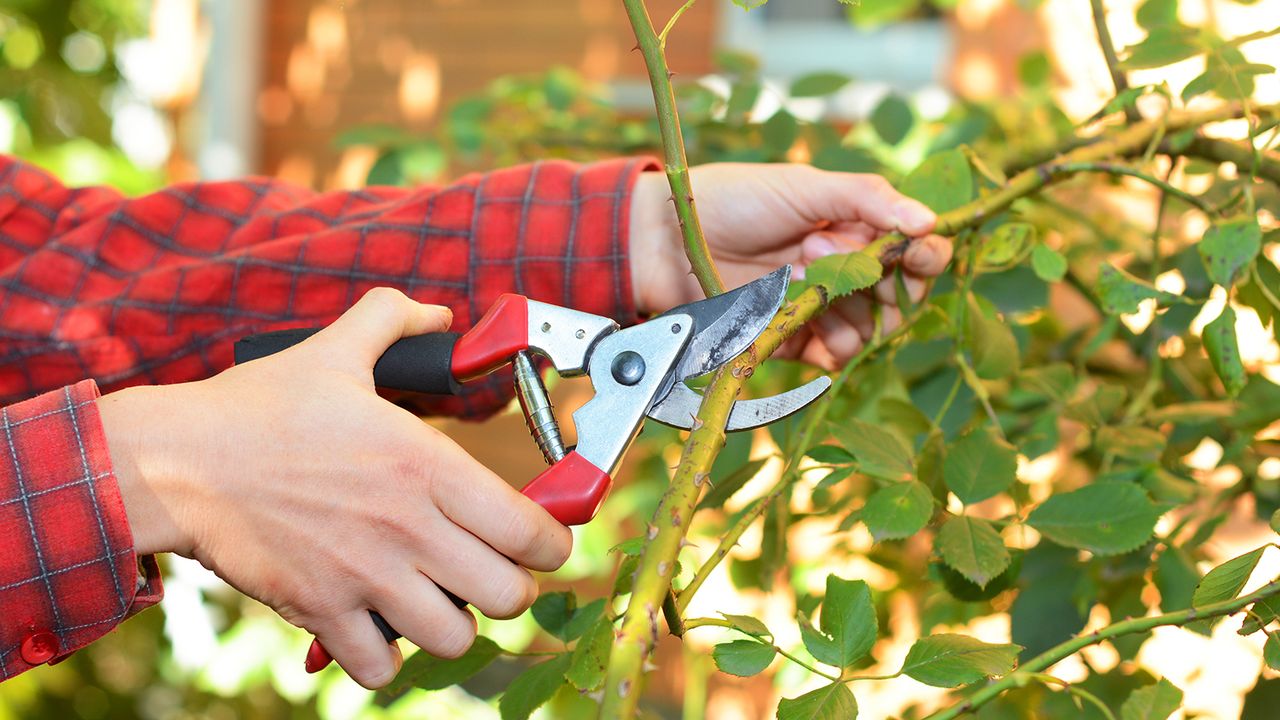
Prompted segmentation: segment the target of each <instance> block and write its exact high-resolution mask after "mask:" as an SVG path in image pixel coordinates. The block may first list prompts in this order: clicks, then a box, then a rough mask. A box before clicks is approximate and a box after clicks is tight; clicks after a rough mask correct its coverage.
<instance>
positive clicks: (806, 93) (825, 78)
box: [791, 72, 851, 98]
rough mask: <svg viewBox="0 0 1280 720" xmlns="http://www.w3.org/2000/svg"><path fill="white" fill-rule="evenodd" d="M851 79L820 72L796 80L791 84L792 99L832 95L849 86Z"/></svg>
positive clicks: (839, 74)
mask: <svg viewBox="0 0 1280 720" xmlns="http://www.w3.org/2000/svg"><path fill="white" fill-rule="evenodd" d="M850 80H851V78H850V77H849V76H848V75H843V74H841V73H836V72H818V73H811V74H809V75H804V76H802V77H799V78H796V81H795V82H793V83H791V97H797V98H799V97H819V96H822V95H830V94H831V93H834V92H836V91H837V90H839V89H840V88H842V87H844V86H845V85H848V84H849V81H850Z"/></svg>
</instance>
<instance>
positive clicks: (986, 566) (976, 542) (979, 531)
mask: <svg viewBox="0 0 1280 720" xmlns="http://www.w3.org/2000/svg"><path fill="white" fill-rule="evenodd" d="M934 542H935V547H936V548H937V550H938V554H939V555H941V556H942V561H943V562H945V563H946V564H947V565H950V566H951V567H952V568H953V569H955V570H956V571H957V572H959V573H960V574H961V575H963V576H965V577H966V578H967V579H968V580H969V581H970V582H972V583H974V584H975V585H978V586H979V587H986V586H987V583H988V582H991V579H992V578H994V577H996V576H997V575H999V574H1000V573H1002V572H1004V570H1005V568H1007V567H1009V560H1010V558H1009V550H1008V548H1006V547H1005V546H1004V541H1003V540H1001V539H1000V533H998V532H996V529H995V528H994V527H992V525H991V523H990V522H988V521H986V520H983V519H982V518H975V517H969V516H967V515H959V516H956V517H953V518H951V519H950V520H948V521H947V522H946V524H945V525H943V526H942V529H941V530H940V531H939V532H938V537H937V540H935V541H934Z"/></svg>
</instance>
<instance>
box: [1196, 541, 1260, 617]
mask: <svg viewBox="0 0 1280 720" xmlns="http://www.w3.org/2000/svg"><path fill="white" fill-rule="evenodd" d="M1266 549H1267V548H1266V546H1263V547H1260V548H1258V549H1257V550H1250V551H1249V552H1247V553H1245V554H1243V555H1240V556H1237V557H1234V558H1231V559H1230V560H1228V561H1226V562H1224V563H1222V564H1221V565H1219V566H1218V567H1216V568H1214V569H1212V570H1210V571H1209V572H1207V573H1205V576H1204V579H1202V580H1201V581H1200V584H1199V585H1196V591H1195V592H1194V593H1193V594H1192V595H1191V605H1192V606H1194V607H1203V606H1205V605H1212V604H1213V603H1216V602H1222V601H1224V600H1231V599H1232V598H1234V597H1236V596H1237V595H1239V594H1240V591H1241V590H1243V589H1244V584H1245V583H1246V582H1248V581H1249V576H1250V575H1251V574H1253V569H1254V568H1255V567H1257V566H1258V560H1260V559H1262V552H1263V551H1264V550H1266Z"/></svg>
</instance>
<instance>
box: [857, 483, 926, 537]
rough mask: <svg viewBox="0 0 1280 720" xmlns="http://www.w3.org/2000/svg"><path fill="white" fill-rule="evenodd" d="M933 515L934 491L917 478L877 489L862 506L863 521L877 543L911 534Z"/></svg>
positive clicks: (918, 529)
mask: <svg viewBox="0 0 1280 720" xmlns="http://www.w3.org/2000/svg"><path fill="white" fill-rule="evenodd" d="M932 516H933V494H932V493H930V492H929V488H927V487H925V486H924V483H921V482H917V481H915V480H908V481H907V482H901V483H895V484H893V485H890V486H889V487H886V488H882V489H880V490H877V491H876V492H875V493H874V494H873V495H872V496H871V497H870V498H869V499H868V500H867V504H866V506H865V507H863V508H862V522H864V523H866V525H867V529H868V530H870V531H871V537H872V538H874V539H875V541H876V542H881V541H883V540H898V539H901V538H905V537H911V536H912V535H915V534H916V533H917V532H920V529H921V528H923V527H924V526H925V523H927V522H929V518H930V517H932Z"/></svg>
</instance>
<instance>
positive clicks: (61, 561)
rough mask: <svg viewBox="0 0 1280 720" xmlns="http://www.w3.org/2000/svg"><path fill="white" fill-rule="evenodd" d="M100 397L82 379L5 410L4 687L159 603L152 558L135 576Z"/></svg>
mask: <svg viewBox="0 0 1280 720" xmlns="http://www.w3.org/2000/svg"><path fill="white" fill-rule="evenodd" d="M97 397H98V392H97V388H96V387H95V386H94V383H93V381H91V380H86V381H83V382H80V383H77V384H75V385H72V386H68V387H64V388H62V389H60V390H55V391H53V392H49V393H46V394H44V395H41V396H39V397H37V398H34V399H32V400H28V401H26V402H21V403H17V404H16V405H11V406H9V407H6V408H3V409H0V450H2V451H3V452H2V453H0V454H2V455H3V459H2V460H0V467H3V470H0V609H2V610H3V614H2V615H0V617H3V620H2V621H0V679H4V678H8V677H10V676H12V675H15V674H17V673H19V672H22V671H23V670H26V669H28V668H30V667H31V666H32V665H33V664H35V663H33V662H32V661H33V660H56V659H57V658H59V657H62V656H65V655H66V654H67V653H69V652H70V651H72V650H74V649H76V648H79V647H81V646H83V645H85V644H87V643H89V642H91V641H93V640H95V639H97V638H98V637H101V636H102V635H103V634H104V633H106V632H107V631H108V630H110V629H111V628H113V627H115V625H116V624H117V623H119V622H120V621H121V620H124V619H125V618H126V617H129V616H130V615H132V614H134V613H136V612H138V611H139V610H141V609H143V608H145V607H148V606H150V605H154V604H155V603H156V602H157V601H158V600H159V599H160V594H161V591H162V589H161V585H160V578H159V574H158V573H157V572H155V564H154V563H155V561H154V558H152V559H150V560H149V566H148V572H147V573H146V574H145V575H144V576H141V577H140V576H139V573H138V561H137V558H136V557H135V556H134V552H133V537H132V536H131V535H130V533H129V525H128V522H127V520H126V518H125V513H124V505H123V504H122V503H121V500H120V491H119V489H118V488H117V487H116V479H115V476H114V475H113V474H112V472H111V461H110V459H109V458H108V457H107V445H106V441H105V439H104V437H103V434H102V429H101V422H100V421H99V420H98V406H97V404H96V403H95V402H94V401H95V400H96V399H97ZM42 639H44V640H45V645H46V646H47V647H40V641H41V640H42ZM46 656H48V657H46Z"/></svg>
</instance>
